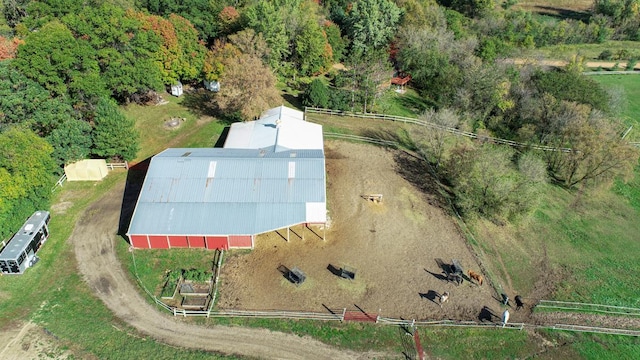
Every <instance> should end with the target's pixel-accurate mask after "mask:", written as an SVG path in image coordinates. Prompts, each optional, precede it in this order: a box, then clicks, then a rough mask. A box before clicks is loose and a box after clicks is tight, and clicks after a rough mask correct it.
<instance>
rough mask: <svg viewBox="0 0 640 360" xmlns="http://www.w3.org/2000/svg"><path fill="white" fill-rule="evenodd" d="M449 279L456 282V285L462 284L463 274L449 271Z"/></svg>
mask: <svg viewBox="0 0 640 360" xmlns="http://www.w3.org/2000/svg"><path fill="white" fill-rule="evenodd" d="M447 281H451V282H454V283H456V285H460V284H462V281H463V280H462V275H460V274H458V273H448V274H447Z"/></svg>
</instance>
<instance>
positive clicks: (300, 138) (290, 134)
mask: <svg viewBox="0 0 640 360" xmlns="http://www.w3.org/2000/svg"><path fill="white" fill-rule="evenodd" d="M224 147H225V148H229V149H270V150H272V151H275V152H280V151H286V150H292V149H316V150H318V149H323V139H322V126H321V125H318V124H314V123H310V122H307V121H305V120H304V113H303V112H302V111H298V110H294V109H290V108H288V107H285V106H280V107H277V108H273V109H269V110H267V111H265V112H264V113H263V114H262V116H261V117H260V119H258V120H255V121H247V122H238V123H233V124H231V129H230V130H229V134H228V136H227V139H226V141H225V143H224Z"/></svg>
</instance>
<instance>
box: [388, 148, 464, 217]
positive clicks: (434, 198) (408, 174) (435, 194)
mask: <svg viewBox="0 0 640 360" xmlns="http://www.w3.org/2000/svg"><path fill="white" fill-rule="evenodd" d="M394 160H395V162H396V172H397V173H398V174H399V175H400V176H402V177H403V178H404V179H405V180H407V181H408V182H410V183H411V184H413V185H414V186H415V187H417V188H418V189H419V190H420V191H422V192H423V193H424V194H426V195H428V198H427V201H428V202H429V204H430V205H432V206H436V207H439V208H441V209H443V210H444V211H445V212H446V213H449V212H451V206H450V199H451V198H452V196H453V195H452V194H451V193H450V191H449V190H448V189H446V188H445V187H444V185H441V184H440V183H439V181H438V179H436V178H434V177H433V175H432V174H431V171H430V168H429V164H427V162H426V161H425V160H423V159H420V158H417V157H416V156H413V155H410V154H408V153H405V152H398V153H397V154H396V155H395V159H394Z"/></svg>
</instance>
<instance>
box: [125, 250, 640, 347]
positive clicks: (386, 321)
mask: <svg viewBox="0 0 640 360" xmlns="http://www.w3.org/2000/svg"><path fill="white" fill-rule="evenodd" d="M131 257H132V259H133V268H134V271H135V276H136V280H137V281H138V283H139V284H140V286H141V287H142V289H143V290H144V291H145V292H146V293H147V295H149V297H150V298H151V299H153V301H154V302H155V303H156V304H157V305H158V306H160V307H161V308H163V309H165V310H166V311H168V312H170V313H172V314H173V316H184V317H187V316H203V317H245V318H261V319H299V320H320V321H344V318H345V314H346V312H347V309H346V308H344V309H337V310H334V309H327V310H328V312H323V313H316V312H295V311H278V310H271V311H268V310H267V311H251V310H219V311H213V310H211V309H209V310H200V311H198V310H185V309H179V308H176V307H173V306H169V305H167V304H165V303H163V302H162V301H160V300H159V299H158V298H157V297H156V296H155V295H153V294H152V293H151V292H150V291H149V290H148V289H147V288H146V287H145V286H144V284H142V280H141V279H140V277H139V276H138V269H137V266H136V260H135V256H134V253H133V250H131ZM221 257H222V254H221ZM220 263H221V259H219V261H218V264H220ZM216 277H217V276H216ZM542 302H546V303H551V302H552V301H548V300H542ZM211 303H213V301H212V302H211ZM558 303H562V302H558ZM570 304H575V303H570ZM577 304H579V303H577ZM586 305H592V306H594V305H595V306H602V307H613V308H623V309H634V308H625V307H621V306H608V305H598V304H586ZM635 310H638V309H635ZM376 323H377V324H381V325H395V326H407V327H426V326H459V327H484V328H504V329H511V330H522V329H523V328H524V327H533V328H536V327H537V328H548V329H552V330H565V331H579V332H592V333H601V334H615V335H626V336H640V330H628V329H611V328H600V327H591V326H581V325H569V324H555V325H553V326H544V325H542V326H541V325H530V324H525V323H507V324H505V326H504V327H503V326H502V324H501V323H489V322H486V323H485V322H475V321H456V320H435V321H428V320H415V319H412V320H406V319H395V318H386V317H382V316H380V315H378V316H377V318H376Z"/></svg>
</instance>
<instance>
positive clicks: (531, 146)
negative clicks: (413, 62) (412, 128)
mask: <svg viewBox="0 0 640 360" xmlns="http://www.w3.org/2000/svg"><path fill="white" fill-rule="evenodd" d="M304 111H305V116H306V114H307V113H309V114H323V115H329V116H345V117H354V118H363V119H377V120H390V121H398V122H403V123H405V124H413V125H419V126H426V127H431V128H434V129H439V130H444V131H446V132H449V133H451V134H454V135H458V136H465V137H468V138H471V139H476V140H480V141H486V142H490V143H494V144H502V145H508V146H512V147H518V148H527V149H535V150H542V151H561V152H572V151H574V150H573V149H570V148H556V147H552V146H546V145H539V144H527V143H521V142H517V141H512V140H507V139H501V138H496V137H492V136H486V135H479V134H476V133H472V132H468V131H462V130H460V129H456V128H452V127H447V126H442V125H438V124H434V123H430V122H428V121H424V120H420V119H414V118H410V117H404V116H396V115H385V114H374V113H359V112H350V111H339V110H331V109H323V108H315V107H305V108H304ZM380 141H385V140H380ZM629 144H630V145H634V146H640V143H638V142H630V143H629Z"/></svg>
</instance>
